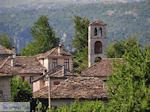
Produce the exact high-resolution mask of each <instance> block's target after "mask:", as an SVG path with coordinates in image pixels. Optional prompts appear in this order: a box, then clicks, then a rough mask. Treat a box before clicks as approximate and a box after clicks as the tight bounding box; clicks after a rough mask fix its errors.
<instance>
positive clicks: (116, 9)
mask: <svg viewBox="0 0 150 112" xmlns="http://www.w3.org/2000/svg"><path fill="white" fill-rule="evenodd" d="M41 15H47V16H48V17H49V22H50V25H52V26H53V28H54V29H55V31H56V33H57V34H58V36H59V37H61V38H63V39H62V41H63V42H62V43H64V44H65V45H66V46H69V45H70V44H71V40H72V38H73V33H74V29H73V16H75V15H78V16H81V17H88V18H89V19H90V20H91V21H92V20H94V19H101V20H103V21H104V22H105V23H107V25H108V26H107V28H108V34H107V37H108V42H111V41H113V40H118V39H123V38H126V37H128V36H130V35H134V34H136V35H138V36H139V38H140V41H141V42H142V43H144V44H148V43H150V37H149V34H150V2H149V0H145V1H142V2H128V3H120V2H118V3H114V4H111V3H110V4H106V3H103V2H95V3H91V2H90V3H82V4H79V3H78V2H76V3H75V4H71V3H69V4H62V5H60V4H56V3H50V4H41V5H38V6H37V5H35V6H32V7H31V6H30V7H29V6H26V5H22V6H17V7H15V8H14V7H12V8H0V33H2V32H6V33H8V34H9V35H11V36H12V38H13V39H14V42H15V43H16V45H17V47H18V49H21V48H22V47H24V46H25V45H26V44H27V43H28V42H30V41H31V40H32V37H31V34H30V27H31V26H32V25H33V23H34V22H35V21H36V20H37V19H38V17H39V16H41Z"/></svg>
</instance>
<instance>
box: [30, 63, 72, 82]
mask: <svg viewBox="0 0 150 112" xmlns="http://www.w3.org/2000/svg"><path fill="white" fill-rule="evenodd" d="M46 74H48V75H49V76H50V77H51V78H67V77H69V76H74V75H73V73H72V72H70V71H69V70H66V69H65V71H64V73H63V68H62V66H61V65H58V66H57V67H55V68H54V69H53V70H51V71H49V72H47V73H46ZM44 77H45V75H42V76H39V77H37V78H36V79H35V80H33V82H35V81H37V80H40V79H44Z"/></svg>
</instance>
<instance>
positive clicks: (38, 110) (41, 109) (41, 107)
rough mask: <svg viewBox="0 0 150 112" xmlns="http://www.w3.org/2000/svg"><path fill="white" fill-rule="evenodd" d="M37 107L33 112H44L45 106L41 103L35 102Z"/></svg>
mask: <svg viewBox="0 0 150 112" xmlns="http://www.w3.org/2000/svg"><path fill="white" fill-rule="evenodd" d="M36 104H37V106H36V108H35V112H45V111H46V106H45V105H43V104H42V102H40V101H38V100H37V102H36Z"/></svg>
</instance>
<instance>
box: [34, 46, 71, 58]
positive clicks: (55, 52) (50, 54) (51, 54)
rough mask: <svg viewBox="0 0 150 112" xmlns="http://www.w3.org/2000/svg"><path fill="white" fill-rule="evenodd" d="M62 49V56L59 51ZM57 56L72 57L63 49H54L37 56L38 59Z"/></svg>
mask: <svg viewBox="0 0 150 112" xmlns="http://www.w3.org/2000/svg"><path fill="white" fill-rule="evenodd" d="M59 48H60V54H59V52H58V49H59ZM57 56H71V53H69V52H68V51H66V50H65V49H64V48H63V47H56V48H53V49H51V50H49V51H47V52H45V53H42V54H39V55H37V58H45V57H57Z"/></svg>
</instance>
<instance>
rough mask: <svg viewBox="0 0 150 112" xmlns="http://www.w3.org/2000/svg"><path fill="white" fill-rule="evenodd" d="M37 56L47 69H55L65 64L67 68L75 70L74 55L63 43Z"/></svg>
mask: <svg viewBox="0 0 150 112" xmlns="http://www.w3.org/2000/svg"><path fill="white" fill-rule="evenodd" d="M37 58H38V59H39V61H40V63H41V64H42V65H43V66H44V67H45V68H46V69H47V71H51V70H53V69H54V68H55V67H57V66H58V65H61V66H64V67H65V69H66V70H69V71H73V60H72V58H73V57H72V55H71V54H70V53H69V52H68V51H66V50H65V49H64V47H63V45H59V47H56V48H53V49H51V50H49V51H47V52H45V53H42V54H39V55H37Z"/></svg>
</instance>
